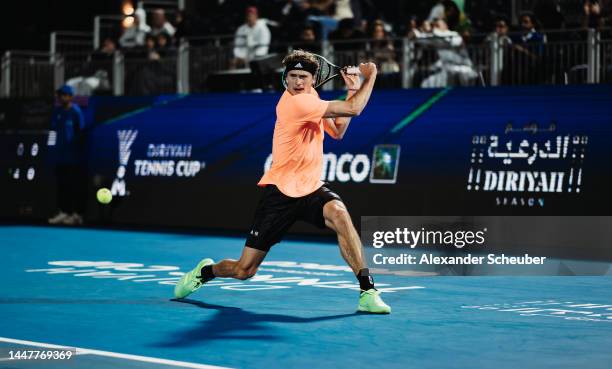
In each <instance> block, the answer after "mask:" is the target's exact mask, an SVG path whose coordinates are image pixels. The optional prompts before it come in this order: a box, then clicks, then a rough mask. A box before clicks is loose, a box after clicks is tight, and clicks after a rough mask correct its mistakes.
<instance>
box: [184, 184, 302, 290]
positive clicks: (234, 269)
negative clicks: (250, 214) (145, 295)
mask: <svg viewBox="0 0 612 369" xmlns="http://www.w3.org/2000/svg"><path fill="white" fill-rule="evenodd" d="M296 203H297V200H295V199H293V198H290V197H288V196H285V195H283V194H282V193H281V192H280V191H279V190H278V189H277V188H276V187H275V186H267V187H266V189H265V191H264V195H263V196H262V198H261V200H260V201H259V205H258V206H257V210H256V211H255V219H254V221H253V225H252V227H251V232H250V233H249V237H248V238H247V241H246V245H245V247H244V249H243V250H242V255H241V256H240V259H239V260H233V259H224V260H222V261H221V262H219V263H217V264H215V262H214V261H213V260H212V259H203V260H202V261H200V263H198V265H197V266H196V267H195V268H194V269H193V270H191V271H190V272H188V273H186V274H185V275H184V276H183V277H182V278H181V279H180V280H179V281H178V283H177V284H176V287H175V288H174V295H175V297H177V298H183V297H186V296H188V295H189V294H191V293H193V292H195V291H196V290H197V289H199V288H200V287H202V285H203V284H204V283H206V282H208V281H210V280H212V279H213V278H215V277H222V278H236V279H241V280H245V279H248V278H251V277H252V276H253V275H255V273H256V272H257V268H258V267H259V265H260V264H261V262H262V261H263V260H264V258H265V257H266V255H267V253H268V251H270V248H271V247H272V246H273V245H274V244H276V243H277V242H279V241H280V240H281V239H282V237H283V236H284V234H285V233H286V232H287V230H288V229H289V228H290V227H291V225H292V224H293V223H294V222H295V214H294V213H295V208H296Z"/></svg>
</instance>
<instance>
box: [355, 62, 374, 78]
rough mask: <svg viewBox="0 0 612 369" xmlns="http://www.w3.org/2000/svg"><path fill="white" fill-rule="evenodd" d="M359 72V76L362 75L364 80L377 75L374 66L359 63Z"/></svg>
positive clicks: (372, 64)
mask: <svg viewBox="0 0 612 369" xmlns="http://www.w3.org/2000/svg"><path fill="white" fill-rule="evenodd" d="M359 71H360V72H361V75H363V76H364V77H365V78H370V77H372V76H375V75H376V73H377V70H376V64H374V63H361V64H359Z"/></svg>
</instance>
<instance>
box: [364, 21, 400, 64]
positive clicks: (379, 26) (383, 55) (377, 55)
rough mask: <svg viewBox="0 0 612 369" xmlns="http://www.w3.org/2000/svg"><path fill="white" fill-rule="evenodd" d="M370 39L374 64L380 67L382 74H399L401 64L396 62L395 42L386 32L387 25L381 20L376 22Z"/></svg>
mask: <svg viewBox="0 0 612 369" xmlns="http://www.w3.org/2000/svg"><path fill="white" fill-rule="evenodd" d="M370 38H372V39H373V41H372V42H371V43H370V47H371V51H372V56H373V58H374V62H375V63H376V65H378V68H379V69H380V73H381V74H383V75H384V74H389V73H397V72H399V70H400V67H399V64H398V63H397V62H396V61H395V50H394V48H393V42H392V41H391V38H390V37H389V36H388V35H387V32H386V31H385V24H384V23H383V22H382V21H381V20H376V21H375V22H374V26H373V27H372V31H371V32H370Z"/></svg>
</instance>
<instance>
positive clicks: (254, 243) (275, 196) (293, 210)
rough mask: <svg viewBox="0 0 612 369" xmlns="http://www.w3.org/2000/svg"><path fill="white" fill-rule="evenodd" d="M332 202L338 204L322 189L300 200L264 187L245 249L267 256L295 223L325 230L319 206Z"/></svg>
mask: <svg viewBox="0 0 612 369" xmlns="http://www.w3.org/2000/svg"><path fill="white" fill-rule="evenodd" d="M332 200H340V201H342V199H341V198H340V196H338V195H337V194H335V193H334V192H332V191H331V190H330V189H329V188H327V186H326V185H323V186H321V187H320V188H319V189H318V190H316V191H315V192H313V193H311V194H310V195H306V196H303V197H289V196H287V195H285V194H283V193H282V192H280V190H279V189H278V188H277V187H276V186H274V185H267V186H266V188H265V189H264V194H263V196H262V198H261V200H259V204H258V205H257V210H256V211H255V220H254V221H253V226H252V227H251V230H250V232H249V236H248V238H247V241H246V246H248V247H251V248H254V249H258V250H261V251H265V252H268V251H270V248H271V247H272V246H273V245H274V244H276V243H278V242H280V240H281V239H282V238H283V236H284V235H285V233H287V231H288V230H289V228H291V226H292V225H293V223H295V222H296V221H298V220H302V221H305V222H308V223H310V224H313V225H315V226H317V227H319V228H325V218H323V206H324V205H325V204H327V203H328V202H329V201H332Z"/></svg>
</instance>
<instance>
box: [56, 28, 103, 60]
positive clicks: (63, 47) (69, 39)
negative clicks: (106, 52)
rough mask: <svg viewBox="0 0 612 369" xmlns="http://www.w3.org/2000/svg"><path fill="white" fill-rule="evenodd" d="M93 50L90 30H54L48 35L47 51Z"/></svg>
mask: <svg viewBox="0 0 612 369" xmlns="http://www.w3.org/2000/svg"><path fill="white" fill-rule="evenodd" d="M91 50H94V41H93V34H92V33H91V32H75V31H54V32H51V34H50V35H49V53H51V54H52V55H55V54H57V53H62V54H64V53H75V52H91Z"/></svg>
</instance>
